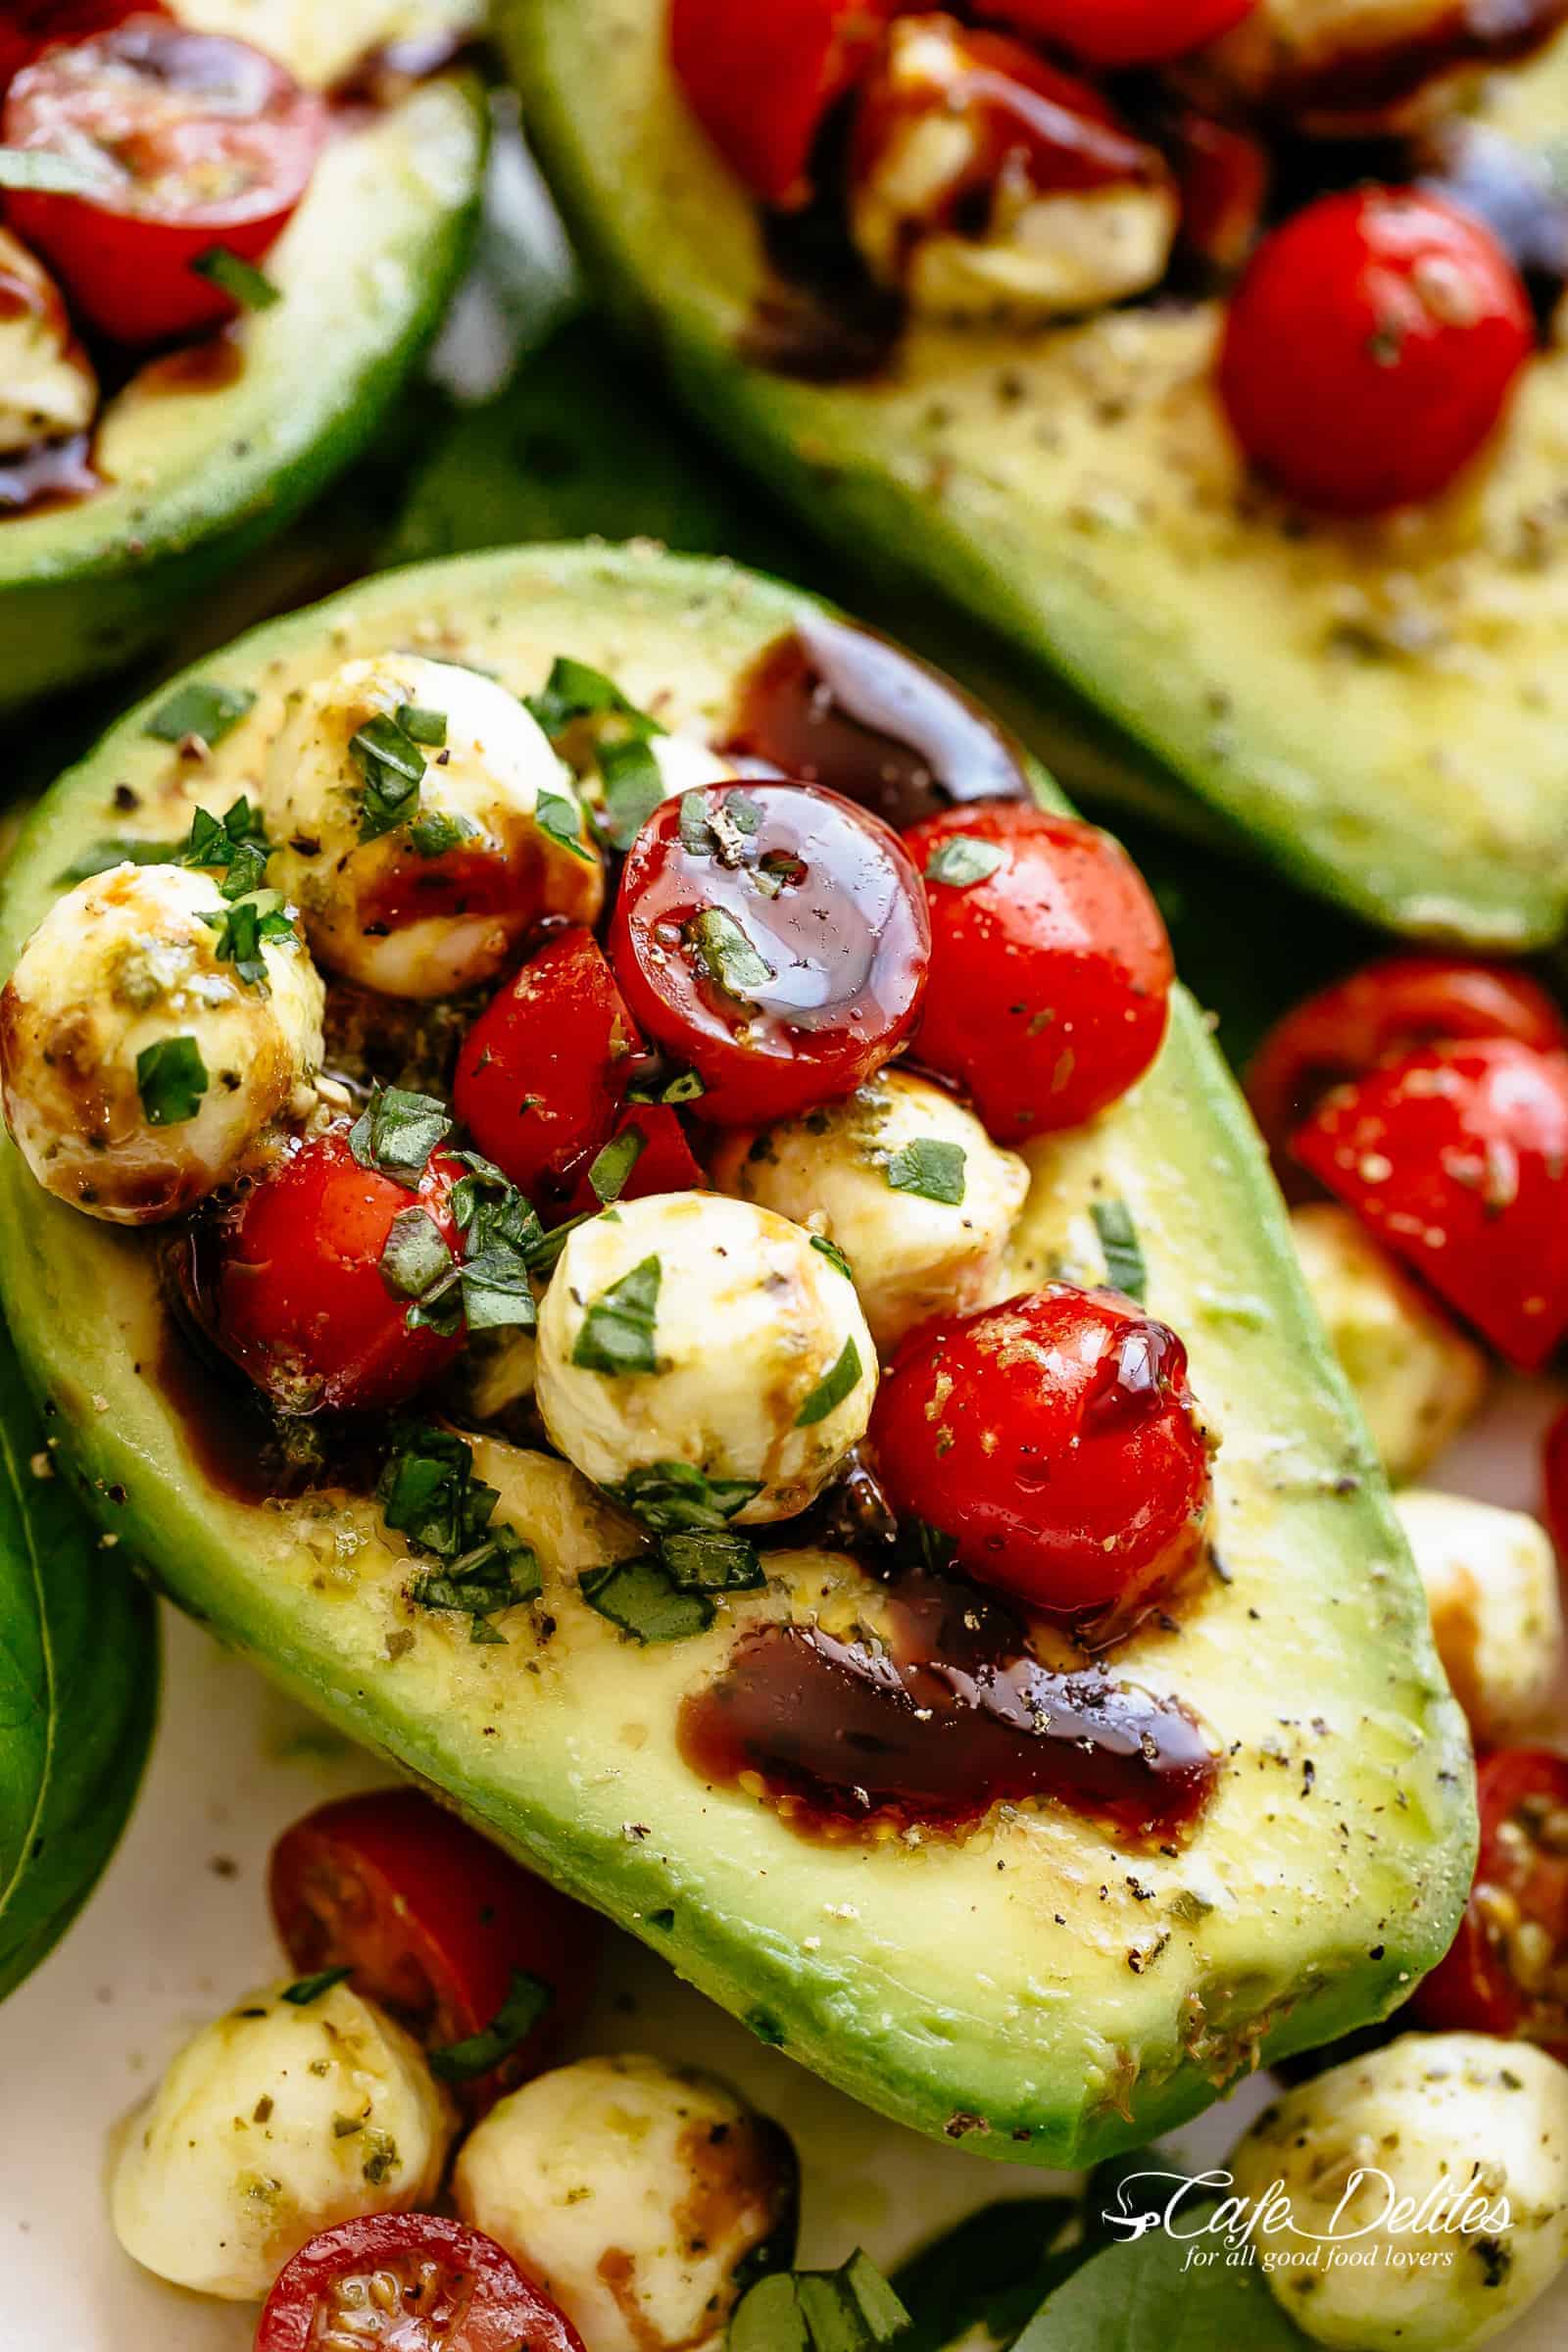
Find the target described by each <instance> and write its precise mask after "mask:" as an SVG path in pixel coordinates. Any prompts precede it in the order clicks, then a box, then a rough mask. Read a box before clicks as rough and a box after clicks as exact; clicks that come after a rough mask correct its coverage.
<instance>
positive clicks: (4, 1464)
mask: <svg viewBox="0 0 1568 2352" xmlns="http://www.w3.org/2000/svg"><path fill="white" fill-rule="evenodd" d="M35 1465H40V1466H41V1465H47V1467H48V1470H49V1472H50V1473H51V1474H50V1475H47V1476H44V1477H39V1476H38V1475H36V1471H35V1467H34V1466H35ZM0 1626H3V1627H4V1629H5V1633H4V1639H3V1640H0V1999H4V1997H5V1996H6V1994H7V1993H9V1992H12V1991H14V1990H15V1989H16V1987H17V1985H20V1984H21V1983H22V1981H23V1979H24V1978H25V1977H26V1976H29V1975H30V1974H31V1972H32V1971H33V1969H35V1968H36V1967H37V1965H38V1963H39V1961H41V1960H42V1959H43V1958H44V1956H45V1955H46V1954H47V1953H48V1952H49V1951H50V1950H51V1949H52V1948H53V1946H54V1945H55V1944H56V1943H57V1942H58V1941H59V1939H60V1937H61V1936H63V1935H64V1934H65V1932H66V1930H67V1928H68V1927H69V1926H70V1925H71V1923H72V1921H73V1919H74V1918H75V1916H76V1913H77V1912H78V1911H79V1910H80V1909H81V1906H82V1904H83V1903H84V1902H85V1901H86V1899H87V1896H88V1895H89V1893H90V1892H91V1891H92V1888H93V1887H94V1885H95V1884H96V1882H97V1879H98V1877H99V1874H100V1873H101V1872H102V1870H103V1868H104V1865H105V1864H106V1863H107V1862H108V1860H109V1857H110V1855H111V1854H112V1853H113V1852H114V1850H115V1847H116V1845H117V1844H118V1843H119V1840H120V1834H121V1832H122V1830H123V1828H124V1826H125V1821H126V1817H127V1816H128V1814H129V1812H130V1808H131V1805H132V1803H133V1801H134V1799H135V1795H136V1790H137V1788H138V1786H139V1784H140V1781H141V1774H142V1767H143V1765H144V1764H145V1762H146V1760H147V1750H148V1747H149V1745H150V1743H151V1740H152V1734H153V1723H154V1719H155V1717H156V1714H157V1711H158V1679H159V1646H158V1619H157V1613H156V1608H155V1604H154V1601H153V1597H152V1594H151V1593H149V1592H148V1590H147V1589H146V1587H145V1586H144V1585H142V1584H140V1583H139V1582H138V1581H137V1580H136V1579H135V1578H134V1577H132V1576H131V1575H130V1574H129V1573H128V1572H127V1570H126V1569H125V1567H124V1565H123V1561H122V1559H121V1557H120V1555H119V1553H118V1550H107V1551H106V1550H105V1549H104V1548H103V1547H102V1545H101V1544H99V1543H98V1541H97V1537H96V1534H95V1531H94V1529H93V1528H92V1526H91V1524H90V1523H89V1521H88V1520H87V1519H86V1517H85V1516H84V1514H83V1513H82V1511H81V1509H80V1507H79V1505H78V1503H77V1501H76V1499H75V1495H74V1494H73V1488H72V1482H71V1481H70V1480H69V1479H68V1478H67V1477H65V1476H64V1475H63V1473H62V1472H61V1471H60V1470H58V1469H56V1467H55V1463H54V1457H53V1455H52V1453H50V1452H48V1451H47V1450H46V1449H45V1446H44V1424H43V1423H42V1422H41V1421H40V1419H39V1417H38V1415H37V1414H36V1413H35V1412H34V1410H33V1407H32V1404H31V1402H30V1400H29V1398H28V1397H27V1394H26V1391H25V1387H24V1385H23V1379H22V1371H21V1367H20V1366H19V1364H18V1362H17V1359H16V1356H15V1354H14V1352H13V1350H12V1348H11V1343H10V1341H9V1340H8V1339H7V1338H6V1336H5V1333H4V1331H3V1330H0Z"/></svg>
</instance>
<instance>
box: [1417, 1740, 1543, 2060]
mask: <svg viewBox="0 0 1568 2352" xmlns="http://www.w3.org/2000/svg"><path fill="white" fill-rule="evenodd" d="M1476 1789H1477V1795H1478V1797H1479V1799H1480V1805H1481V1848H1480V1853H1479V1856H1478V1858H1477V1861H1476V1875H1475V1884H1474V1886H1473V1887H1472V1888H1471V1891H1470V1901H1469V1905H1468V1907H1467V1908H1466V1911H1465V1915H1464V1918H1463V1920H1462V1921H1461V1923H1460V1927H1459V1933H1458V1935H1457V1936H1456V1937H1455V1938H1454V1941H1453V1944H1452V1946H1451V1947H1450V1949H1449V1951H1448V1953H1447V1955H1446V1958H1445V1959H1443V1960H1441V1961H1440V1962H1439V1963H1438V1966H1437V1967H1436V1968H1435V1969H1434V1970H1433V1972H1432V1974H1431V1975H1430V1976H1429V1977H1428V1978H1427V1979H1426V1981H1425V1983H1424V1984H1423V1985H1421V1986H1420V1988H1419V1989H1418V1991H1417V1992H1416V1994H1415V1997H1414V1998H1413V2000H1412V2001H1411V2003H1410V2014H1411V2016H1412V2017H1413V2018H1415V2019H1416V2020H1417V2021H1418V2022H1419V2023H1420V2024H1421V2025H1423V2026H1427V2027H1429V2028H1431V2029H1432V2030H1433V2031H1434V2032H1437V2033H1455V2034H1502V2035H1503V2036H1505V2037H1506V2038H1509V2039H1513V2040H1520V2041H1535V2042H1540V2043H1541V2045H1542V2047H1543V2048H1544V2049H1547V2050H1549V2051H1550V2052H1551V2053H1552V2055H1553V2056H1554V2057H1556V2058H1561V2059H1563V2060H1565V2061H1568V1756H1558V1755H1552V1754H1550V1753H1549V1752H1548V1751H1547V1750H1546V1749H1544V1748H1536V1747H1499V1748H1497V1749H1496V1750H1495V1752H1494V1753H1493V1754H1492V1755H1490V1756H1483V1758H1482V1759H1481V1762H1480V1764H1479V1765H1478V1766H1477V1768H1476Z"/></svg>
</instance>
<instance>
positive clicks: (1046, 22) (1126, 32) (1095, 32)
mask: <svg viewBox="0 0 1568 2352" xmlns="http://www.w3.org/2000/svg"><path fill="white" fill-rule="evenodd" d="M1256 6H1257V0H980V13H981V15H982V16H987V17H1000V18H1001V19H1002V20H1003V22H1004V24H1006V25H1014V26H1015V27H1016V28H1017V30H1018V31H1019V32H1033V33H1038V34H1039V35H1040V36H1041V38H1042V39H1044V40H1048V41H1059V42H1060V44H1061V46H1062V47H1063V49H1070V50H1072V51H1073V53H1074V54H1075V55H1076V56H1078V57H1084V58H1087V59H1088V60H1089V62H1090V64H1091V65H1095V66H1156V65H1164V64H1165V63H1167V61H1168V60H1169V59H1171V58H1173V57H1185V56H1186V54H1187V52H1188V51H1189V50H1190V49H1198V48H1201V46H1202V44H1203V42H1204V41H1213V40H1217V39H1218V38H1219V36H1220V34H1221V33H1222V32H1229V31H1230V29H1231V26H1232V25H1240V23H1241V22H1242V19H1243V18H1244V17H1250V15H1251V13H1252V11H1253V9H1254V8H1255V7H1256Z"/></svg>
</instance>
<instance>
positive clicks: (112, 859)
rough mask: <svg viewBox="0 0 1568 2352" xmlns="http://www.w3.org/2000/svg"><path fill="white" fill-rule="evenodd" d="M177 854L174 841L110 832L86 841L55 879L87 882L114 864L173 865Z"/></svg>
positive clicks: (110, 868) (178, 849) (104, 872)
mask: <svg viewBox="0 0 1568 2352" xmlns="http://www.w3.org/2000/svg"><path fill="white" fill-rule="evenodd" d="M179 853H180V844H179V843H178V842H177V841H148V840H146V839H145V838H144V837H142V836H140V835H137V834H119V835H117V834H111V835H109V836H108V837H106V838H105V839H104V840H103V841H94V842H89V843H88V845H87V847H86V849H84V850H82V851H81V852H79V853H78V855H77V856H76V857H74V858H73V859H72V860H71V863H70V864H69V865H68V866H66V867H64V868H63V869H62V871H61V872H59V873H58V874H56V876H55V880H56V881H57V882H90V881H91V880H92V878H93V876H94V875H95V874H107V873H109V872H110V871H111V870H112V869H113V868H114V867H115V866H117V865H172V864H173V862H174V860H175V859H176V858H178V856H179Z"/></svg>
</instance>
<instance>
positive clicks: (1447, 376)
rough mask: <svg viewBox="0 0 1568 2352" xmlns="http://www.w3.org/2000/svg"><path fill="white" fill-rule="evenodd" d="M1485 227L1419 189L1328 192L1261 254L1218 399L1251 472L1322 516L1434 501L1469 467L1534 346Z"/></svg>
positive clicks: (1229, 344)
mask: <svg viewBox="0 0 1568 2352" xmlns="http://www.w3.org/2000/svg"><path fill="white" fill-rule="evenodd" d="M1535 341H1536V329H1535V320H1534V318H1533V316H1532V313H1531V309H1530V299H1529V296H1528V295H1527V294H1526V292H1525V288H1524V283H1523V280H1522V279H1521V278H1520V275H1519V272H1518V270H1516V269H1515V268H1514V266H1513V264H1512V262H1510V261H1509V259H1508V257H1507V255H1506V254H1505V253H1504V252H1503V250H1502V247H1501V246H1500V245H1499V244H1498V243H1497V240H1496V239H1495V236H1494V235H1493V234H1492V231H1491V230H1490V229H1489V228H1486V227H1484V226H1483V224H1482V223H1481V222H1480V221H1477V220H1476V219H1474V218H1473V217H1472V216H1471V215H1470V214H1468V213H1465V212H1462V211H1461V210H1460V209H1459V207H1458V206H1457V205H1454V204H1450V203H1449V202H1447V201H1446V199H1445V198H1444V197H1441V196H1435V195H1431V194H1429V193H1427V192H1426V191H1425V190H1423V189H1416V188H1382V187H1371V188H1364V187H1363V188H1351V189H1347V190H1344V191H1342V192H1341V193H1339V194H1337V195H1330V196H1321V197H1319V198H1318V199H1317V201H1316V202H1315V203H1312V204H1309V205H1306V206H1305V207H1304V208H1303V209H1302V210H1301V211H1300V212H1299V213H1297V214H1296V215H1295V216H1294V217H1293V218H1292V219H1291V220H1289V221H1286V223H1285V225H1284V227H1283V228H1278V229H1276V230H1275V231H1274V234H1273V235H1272V236H1271V237H1269V238H1268V239H1267V240H1266V241H1265V242H1264V243H1263V244H1262V245H1260V246H1259V247H1258V250H1257V252H1256V253H1255V254H1254V256H1253V257H1252V261H1251V263H1250V267H1249V269H1248V271H1247V274H1246V276H1245V277H1244V278H1243V280H1242V282H1241V284H1240V286H1239V287H1238V288H1237V291H1236V296H1235V299H1234V301H1233V302H1232V304H1231V310H1230V318H1229V320H1228V323H1227V326H1226V332H1225V342H1224V347H1223V350H1222V353H1221V357H1220V369H1219V388H1220V395H1221V397H1222V399H1223V401H1224V403H1225V407H1226V410H1227V412H1228V414H1229V416H1230V420H1231V423H1232V425H1233V427H1234V428H1235V432H1236V436H1237V438H1238V440H1239V441H1240V442H1241V444H1242V447H1243V449H1244V450H1245V452H1246V453H1247V456H1248V458H1249V459H1250V462H1251V463H1252V464H1253V465H1254V466H1257V467H1258V469H1259V470H1260V471H1261V472H1263V473H1265V474H1267V475H1268V476H1270V477H1271V479H1273V480H1274V481H1275V482H1277V483H1278V485H1279V486H1280V488H1281V489H1282V490H1283V491H1285V492H1286V494H1287V495H1288V496H1289V497H1291V498H1295V499H1299V500H1300V501H1301V503H1302V504H1303V505H1305V506H1309V507H1318V508H1321V509H1323V510H1324V512H1326V513H1328V514H1337V515H1378V514H1383V513H1385V512H1387V511H1388V510H1389V509H1390V508H1393V507H1402V506H1409V505H1411V504H1412V503H1415V502H1417V501H1420V500H1423V499H1430V498H1435V497H1436V496H1437V495H1438V493H1439V492H1440V491H1442V490H1446V488H1447V486H1448V484H1449V483H1450V482H1451V481H1452V480H1453V478H1454V476H1455V475H1456V474H1457V473H1459V472H1460V470H1461V469H1462V468H1463V467H1464V466H1467V465H1468V464H1469V462H1470V460H1471V459H1472V458H1474V457H1475V456H1476V455H1477V453H1478V452H1479V451H1480V449H1481V448H1482V445H1483V444H1484V443H1485V442H1486V441H1487V439H1488V438H1489V436H1490V435H1491V434H1492V432H1493V430H1494V429H1495V426H1496V424H1497V422H1498V420H1499V418H1500V417H1501V416H1502V414H1503V411H1504V409H1505V407H1506V406H1507V402H1508V397H1509V394H1510V393H1511V392H1512V390H1513V387H1514V384H1515V381H1516V380H1517V378H1518V375H1519V372H1520V370H1521V369H1522V368H1523V367H1524V365H1525V362H1526V361H1527V360H1528V359H1529V357H1530V355H1531V353H1532V351H1533V350H1534V348H1535Z"/></svg>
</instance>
